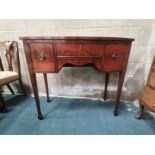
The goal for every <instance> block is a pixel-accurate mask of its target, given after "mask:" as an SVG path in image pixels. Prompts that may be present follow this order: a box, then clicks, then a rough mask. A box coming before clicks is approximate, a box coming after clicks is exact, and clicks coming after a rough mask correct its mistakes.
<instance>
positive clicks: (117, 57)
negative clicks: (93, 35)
mask: <svg viewBox="0 0 155 155" xmlns="http://www.w3.org/2000/svg"><path fill="white" fill-rule="evenodd" d="M126 52H127V45H125V44H121V43H120V44H115V43H113V44H112V43H109V44H106V45H105V52H104V68H105V70H108V71H109V70H110V71H112V70H120V69H122V68H123V65H124V62H125V61H126V60H125V59H126V56H127V53H126Z"/></svg>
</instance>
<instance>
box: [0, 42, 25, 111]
mask: <svg viewBox="0 0 155 155" xmlns="http://www.w3.org/2000/svg"><path fill="white" fill-rule="evenodd" d="M3 45H4V47H5V50H6V53H5V56H6V60H7V64H8V70H4V68H3V65H2V62H3V61H1V59H0V69H1V71H0V86H3V85H7V87H8V88H9V89H10V91H11V93H12V94H14V91H13V89H12V88H11V86H10V85H9V83H11V82H14V81H16V80H19V83H20V86H21V88H22V91H23V92H24V94H25V95H26V92H25V90H24V86H23V83H22V79H21V70H20V60H19V49H18V43H17V42H16V41H12V42H11V41H8V42H3ZM3 55H4V54H3ZM0 102H1V105H2V107H5V110H4V111H6V106H5V102H4V99H3V96H2V94H1V92H0ZM2 111H3V109H2Z"/></svg>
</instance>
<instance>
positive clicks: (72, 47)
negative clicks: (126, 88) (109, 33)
mask: <svg viewBox="0 0 155 155" xmlns="http://www.w3.org/2000/svg"><path fill="white" fill-rule="evenodd" d="M20 40H22V41H23V44H24V50H25V55H26V60H27V66H28V70H29V74H30V79H31V83H32V88H33V92H34V98H35V102H36V107H37V112H38V118H39V119H43V115H42V113H41V109H40V102H39V94H38V89H37V81H36V74H35V73H43V75H44V80H45V86H46V93H47V101H50V99H49V92H48V83H47V73H57V72H59V70H60V69H61V68H62V67H63V66H76V67H82V66H85V65H88V66H89V65H93V66H94V67H95V68H96V69H97V70H98V71H101V72H105V75H106V76H105V91H104V99H106V98H107V85H108V81H109V73H110V72H119V80H118V88H117V94H116V103H115V108H114V112H113V113H114V115H115V116H116V115H118V107H119V100H120V95H121V90H122V85H123V81H124V76H125V72H126V68H127V64H128V58H129V53H130V48H131V43H132V41H134V39H132V38H116V37H115V38H114V37H80V36H79V37H73V36H66V37H20Z"/></svg>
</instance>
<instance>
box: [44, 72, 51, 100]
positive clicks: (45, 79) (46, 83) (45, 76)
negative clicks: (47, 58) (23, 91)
mask: <svg viewBox="0 0 155 155" xmlns="http://www.w3.org/2000/svg"><path fill="white" fill-rule="evenodd" d="M43 75H44V81H45V88H46V95H47V102H51V100H50V97H49V91H48V81H47V74H46V73H43Z"/></svg>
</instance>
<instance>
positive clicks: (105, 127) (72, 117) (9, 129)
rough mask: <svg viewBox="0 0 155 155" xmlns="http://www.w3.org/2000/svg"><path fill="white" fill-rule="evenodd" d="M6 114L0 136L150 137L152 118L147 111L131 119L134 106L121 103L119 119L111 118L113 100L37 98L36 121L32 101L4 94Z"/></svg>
mask: <svg viewBox="0 0 155 155" xmlns="http://www.w3.org/2000/svg"><path fill="white" fill-rule="evenodd" d="M5 100H6V102H7V107H8V112H7V113H0V134H1V135H154V134H155V119H154V118H153V117H152V116H151V115H150V114H149V113H147V112H145V114H144V119H142V120H137V119H135V118H134V116H135V113H136V112H137V110H138V107H135V106H134V104H133V103H132V102H125V101H121V106H120V114H119V116H116V117H115V116H113V114H112V111H113V108H114V103H115V102H114V101H113V100H107V101H103V100H101V99H81V98H77V99H75V98H63V97H54V98H53V99H52V102H51V103H47V102H46V98H45V97H40V100H41V107H42V112H43V114H44V120H38V119H37V115H36V107H35V102H34V98H33V97H30V96H22V95H17V96H16V95H5Z"/></svg>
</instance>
